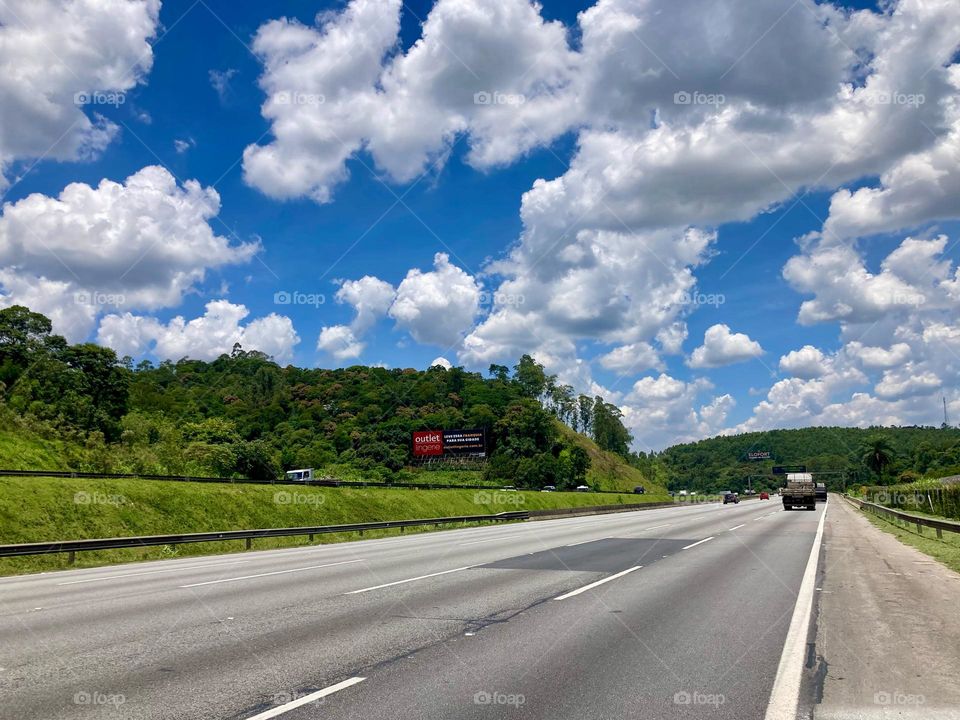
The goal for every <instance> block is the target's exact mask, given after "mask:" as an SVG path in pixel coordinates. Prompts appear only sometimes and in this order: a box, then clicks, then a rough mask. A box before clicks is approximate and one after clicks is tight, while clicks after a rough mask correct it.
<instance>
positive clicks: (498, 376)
mask: <svg viewBox="0 0 960 720" xmlns="http://www.w3.org/2000/svg"><path fill="white" fill-rule="evenodd" d="M488 372H489V374H490V377H492V378H494V379H495V380H500V381H502V382H506V381H507V380H509V379H510V368H508V367H507V366H506V365H491V366H490V369H489V370H488Z"/></svg>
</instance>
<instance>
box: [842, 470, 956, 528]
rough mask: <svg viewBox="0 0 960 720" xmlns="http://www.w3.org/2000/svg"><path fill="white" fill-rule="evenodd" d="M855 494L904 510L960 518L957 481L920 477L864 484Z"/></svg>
mask: <svg viewBox="0 0 960 720" xmlns="http://www.w3.org/2000/svg"><path fill="white" fill-rule="evenodd" d="M854 494H856V495H857V496H858V497H860V498H861V499H863V500H867V501H869V502H872V503H877V504H878V505H884V506H885V507H889V508H895V509H897V510H903V511H904V512H912V513H918V514H923V515H932V516H935V517H943V518H950V519H953V520H960V483H950V484H944V483H942V482H941V481H939V480H920V481H918V482H914V483H908V484H901V485H889V486H884V485H880V486H873V487H863V488H859V489H858V490H857V492H856V493H854Z"/></svg>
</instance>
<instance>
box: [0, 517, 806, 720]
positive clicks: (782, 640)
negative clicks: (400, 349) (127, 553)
mask: <svg viewBox="0 0 960 720" xmlns="http://www.w3.org/2000/svg"><path fill="white" fill-rule="evenodd" d="M824 507H825V506H824V505H821V504H818V506H817V512H816V513H813V512H804V511H797V512H784V511H783V510H782V509H781V507H780V505H779V503H778V502H777V500H776V499H771V500H769V501H763V500H752V501H749V502H743V503H741V504H739V505H726V506H724V505H716V504H712V505H699V506H690V507H682V508H665V509H656V510H646V511H642V512H628V513H619V514H611V515H598V516H590V517H575V518H565V519H561V520H550V521H541V522H527V523H522V524H512V525H501V526H493V527H483V528H467V529H461V530H451V531H444V532H435V533H427V534H420V535H411V536H408V537H397V538H390V539H382V540H364V541H358V542H351V543H343V544H337V545H323V546H313V547H304V548H293V549H286V550H274V551H266V552H248V553H242V554H235V555H223V556H214V557H204V558H191V559H189V560H186V559H185V560H169V561H160V562H151V563H138V564H131V565H121V566H111V567H105V568H98V569H88V570H74V571H67V572H57V573H47V574H43V575H34V576H23V577H15V578H5V579H0V698H2V699H0V718H11V719H14V718H15V719H16V720H34V719H35V720H55V719H57V718H103V719H107V718H137V719H138V720H140V719H143V720H152V719H155V718H164V719H172V718H178V719H179V718H182V719H184V720H187V719H189V720H202V719H206V718H211V719H217V720H235V719H236V720H240V719H245V720H250V719H254V718H255V719H256V720H267V719H268V718H272V717H281V718H283V720H308V719H314V718H324V720H332V719H335V718H364V719H368V720H378V719H380V718H390V719H391V720H394V719H396V718H456V719H457V720H461V719H464V720H466V719H471V718H478V719H480V718H486V719H489V718H544V719H547V718H549V719H550V720H557V719H562V718H585V719H586V718H598V719H599V718H656V719H657V720H659V719H661V718H699V717H710V718H730V719H731V720H733V719H735V720H749V719H751V718H763V717H764V716H765V713H766V712H767V708H768V702H769V701H770V700H771V689H772V688H773V687H774V684H775V680H776V679H777V678H778V668H780V666H781V658H782V657H783V656H784V649H785V646H786V647H787V648H788V650H789V647H790V646H791V644H792V645H793V646H795V647H796V648H800V647H801V646H802V644H803V641H804V640H805V636H804V637H801V638H799V640H798V639H797V638H796V637H794V638H793V639H792V640H791V634H795V629H794V630H790V629H791V625H794V626H796V625H797V621H796V620H794V619H793V616H794V615H795V608H796V607H801V609H802V604H803V602H802V601H801V602H800V603H798V593H799V592H800V591H801V586H802V585H803V579H804V576H805V574H807V575H810V573H809V572H807V567H808V564H810V559H811V555H813V553H812V550H813V549H814V544H815V538H816V537H817V534H818V533H817V531H818V527H819V528H821V532H822V523H821V522H820V520H821V516H822V515H823V513H824ZM814 565H815V563H814ZM807 584H809V581H808V583H807ZM801 597H802V593H801ZM798 614H799V611H798ZM801 619H802V620H803V621H804V622H803V623H802V624H803V625H804V628H805V618H801ZM792 621H793V622H792ZM788 630H790V633H788ZM798 643H799V644H798ZM786 664H789V663H786ZM780 673H781V674H783V670H782V668H781V670H780ZM777 684H778V686H779V685H781V684H783V685H784V687H787V686H789V685H790V683H789V678H787V679H786V680H784V681H783V682H781V681H780V680H778V681H777ZM788 689H789V688H788Z"/></svg>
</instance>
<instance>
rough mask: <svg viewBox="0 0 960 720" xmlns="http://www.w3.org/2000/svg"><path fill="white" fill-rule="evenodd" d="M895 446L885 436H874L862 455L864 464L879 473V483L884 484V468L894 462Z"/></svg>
mask: <svg viewBox="0 0 960 720" xmlns="http://www.w3.org/2000/svg"><path fill="white" fill-rule="evenodd" d="M893 456H894V452H893V448H892V447H891V446H890V442H889V441H888V440H887V439H886V438H885V437H880V436H874V437H872V438H870V440H868V441H867V445H866V446H865V448H864V451H863V453H862V455H861V460H862V461H863V464H864V465H866V466H867V467H868V468H870V470H872V471H873V472H875V473H876V474H877V484H878V485H880V484H882V481H883V470H884V468H886V467H887V466H888V465H889V464H890V463H891V462H893Z"/></svg>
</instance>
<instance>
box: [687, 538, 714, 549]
mask: <svg viewBox="0 0 960 720" xmlns="http://www.w3.org/2000/svg"><path fill="white" fill-rule="evenodd" d="M713 538H714V536H713V535H711V536H710V537H708V538H704V539H703V540H697V542H695V543H691V544H690V545H687V546H686V547H684V548H680V549H681V550H689V549H690V548H692V547H696V546H697V545H702V544H703V543H705V542H709V541H710V540H713Z"/></svg>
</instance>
